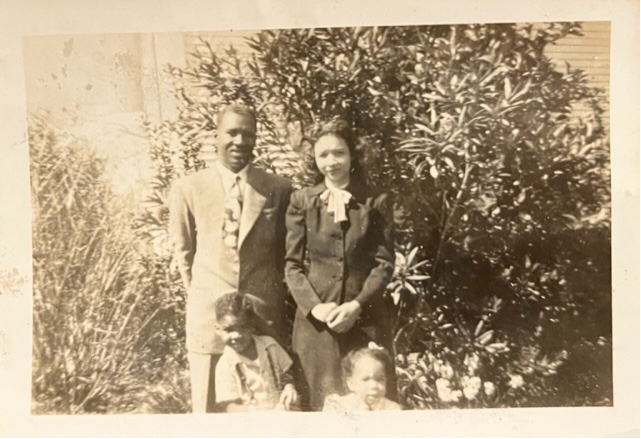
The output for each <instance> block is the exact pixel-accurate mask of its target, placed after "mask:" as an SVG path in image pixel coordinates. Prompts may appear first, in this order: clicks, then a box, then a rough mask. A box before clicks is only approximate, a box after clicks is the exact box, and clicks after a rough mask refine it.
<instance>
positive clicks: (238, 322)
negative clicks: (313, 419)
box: [215, 293, 298, 412]
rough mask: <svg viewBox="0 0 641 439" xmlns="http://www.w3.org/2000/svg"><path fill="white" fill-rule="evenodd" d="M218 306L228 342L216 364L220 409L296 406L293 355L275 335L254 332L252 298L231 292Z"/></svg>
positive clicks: (219, 321) (219, 327)
mask: <svg viewBox="0 0 641 439" xmlns="http://www.w3.org/2000/svg"><path fill="white" fill-rule="evenodd" d="M215 309H216V320H217V331H218V333H219V335H220V337H221V339H222V340H223V342H224V343H225V348H224V350H223V354H222V356H221V357H220V360H219V361H218V364H217V365H216V378H215V386H216V405H217V408H218V410H219V411H226V412H236V411H253V410H293V409H295V407H296V405H297V403H298V394H297V392H296V389H295V387H294V384H293V377H292V359H291V358H290V356H289V355H288V354H287V352H285V350H284V349H283V348H282V347H281V346H280V345H279V344H278V343H277V342H276V341H275V340H274V339H273V338H271V337H269V336H266V335H255V334H254V312H253V308H252V306H251V302H250V301H249V300H248V299H247V298H246V297H245V296H243V295H242V294H239V293H230V294H226V295H224V296H222V297H220V298H219V299H218V300H217V301H216V304H215Z"/></svg>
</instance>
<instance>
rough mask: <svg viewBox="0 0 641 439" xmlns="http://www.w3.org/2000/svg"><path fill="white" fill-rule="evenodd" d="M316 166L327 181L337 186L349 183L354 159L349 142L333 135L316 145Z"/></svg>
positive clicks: (323, 138)
mask: <svg viewBox="0 0 641 439" xmlns="http://www.w3.org/2000/svg"><path fill="white" fill-rule="evenodd" d="M314 159H315V160H316V166H318V169H319V170H320V172H321V174H323V175H324V176H325V178H326V179H328V180H329V181H331V182H332V183H333V184H334V185H336V186H342V185H345V184H347V183H349V174H350V169H351V167H352V157H351V156H350V153H349V147H348V146H347V142H345V140H343V139H341V138H340V137H337V136H335V135H333V134H327V135H325V136H323V137H321V138H320V139H318V141H317V142H316V144H315V145H314Z"/></svg>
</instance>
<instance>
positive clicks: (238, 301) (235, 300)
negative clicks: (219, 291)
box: [214, 292, 254, 325]
mask: <svg viewBox="0 0 641 439" xmlns="http://www.w3.org/2000/svg"><path fill="white" fill-rule="evenodd" d="M214 306H215V309H216V318H217V319H222V318H223V317H225V316H234V317H238V318H242V319H243V320H245V321H246V322H248V323H250V324H251V325H253V323H254V308H253V306H252V303H251V301H250V300H249V299H248V298H247V297H245V295H244V294H240V293H237V292H234V293H228V294H225V295H224V296H221V297H219V298H218V299H217V300H216V303H215V304H214Z"/></svg>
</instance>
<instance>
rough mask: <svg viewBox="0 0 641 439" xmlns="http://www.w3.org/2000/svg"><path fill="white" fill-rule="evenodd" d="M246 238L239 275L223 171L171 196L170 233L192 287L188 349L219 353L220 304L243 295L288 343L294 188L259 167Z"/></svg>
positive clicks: (202, 175) (244, 217)
mask: <svg viewBox="0 0 641 439" xmlns="http://www.w3.org/2000/svg"><path fill="white" fill-rule="evenodd" d="M245 185H246V188H245V192H244V199H243V208H242V213H241V220H240V231H239V239H238V248H239V251H238V256H239V259H240V263H239V270H238V273H234V272H233V271H232V270H231V267H232V264H231V258H232V254H230V251H229V249H228V247H227V246H225V244H224V243H223V239H222V229H223V217H224V211H225V189H224V186H223V182H222V179H221V176H220V173H219V172H218V170H217V168H216V166H212V167H210V168H207V169H204V170H201V171H198V172H195V173H193V174H191V175H188V176H186V177H184V178H182V179H181V180H179V181H178V182H177V183H176V184H175V185H174V187H173V188H172V192H171V197H170V235H171V238H172V240H173V243H174V248H175V257H176V260H177V263H178V268H179V270H180V274H181V277H182V279H183V282H184V284H185V286H186V288H187V348H188V350H189V351H191V352H201V353H211V354H219V353H221V352H222V349H223V345H222V342H221V341H220V339H219V337H218V336H217V335H216V329H215V322H216V318H215V309H214V302H215V301H216V299H218V298H219V297H221V296H222V295H224V294H226V293H229V292H232V291H240V292H241V293H244V294H247V295H248V296H249V297H251V298H252V299H254V304H255V308H256V312H257V314H258V316H259V317H260V318H261V319H262V320H263V323H266V324H267V325H268V326H269V328H268V332H269V333H270V335H274V336H276V337H277V338H279V339H280V340H279V341H281V342H282V341H284V340H286V337H287V335H288V334H287V321H286V297H287V296H286V288H285V285H284V271H283V264H284V262H283V261H284V253H285V234H286V231H285V212H286V209H287V205H288V203H289V196H290V193H291V190H292V187H291V183H290V182H289V181H288V180H286V179H284V178H282V177H278V176H276V175H273V174H269V173H267V172H265V171H263V170H260V169H258V168H256V167H254V166H252V165H249V168H248V170H247V181H246V183H245Z"/></svg>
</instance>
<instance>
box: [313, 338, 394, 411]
mask: <svg viewBox="0 0 641 439" xmlns="http://www.w3.org/2000/svg"><path fill="white" fill-rule="evenodd" d="M391 366H392V359H391V358H390V356H389V354H388V353H387V351H386V350H385V349H383V348H381V347H378V346H375V345H373V344H372V343H370V346H369V347H366V348H362V349H358V350H356V351H352V352H350V353H349V354H347V356H345V358H343V361H342V368H343V376H344V379H345V383H346V385H347V388H348V389H349V391H350V393H348V394H347V395H344V396H339V395H337V394H331V395H329V396H327V399H326V400H325V405H324V406H323V411H325V412H340V413H348V412H353V411H362V410H371V411H374V410H401V406H400V405H398V404H397V403H395V402H394V401H390V400H389V399H387V398H386V397H385V392H386V388H387V374H386V371H388V370H390V369H391Z"/></svg>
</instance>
